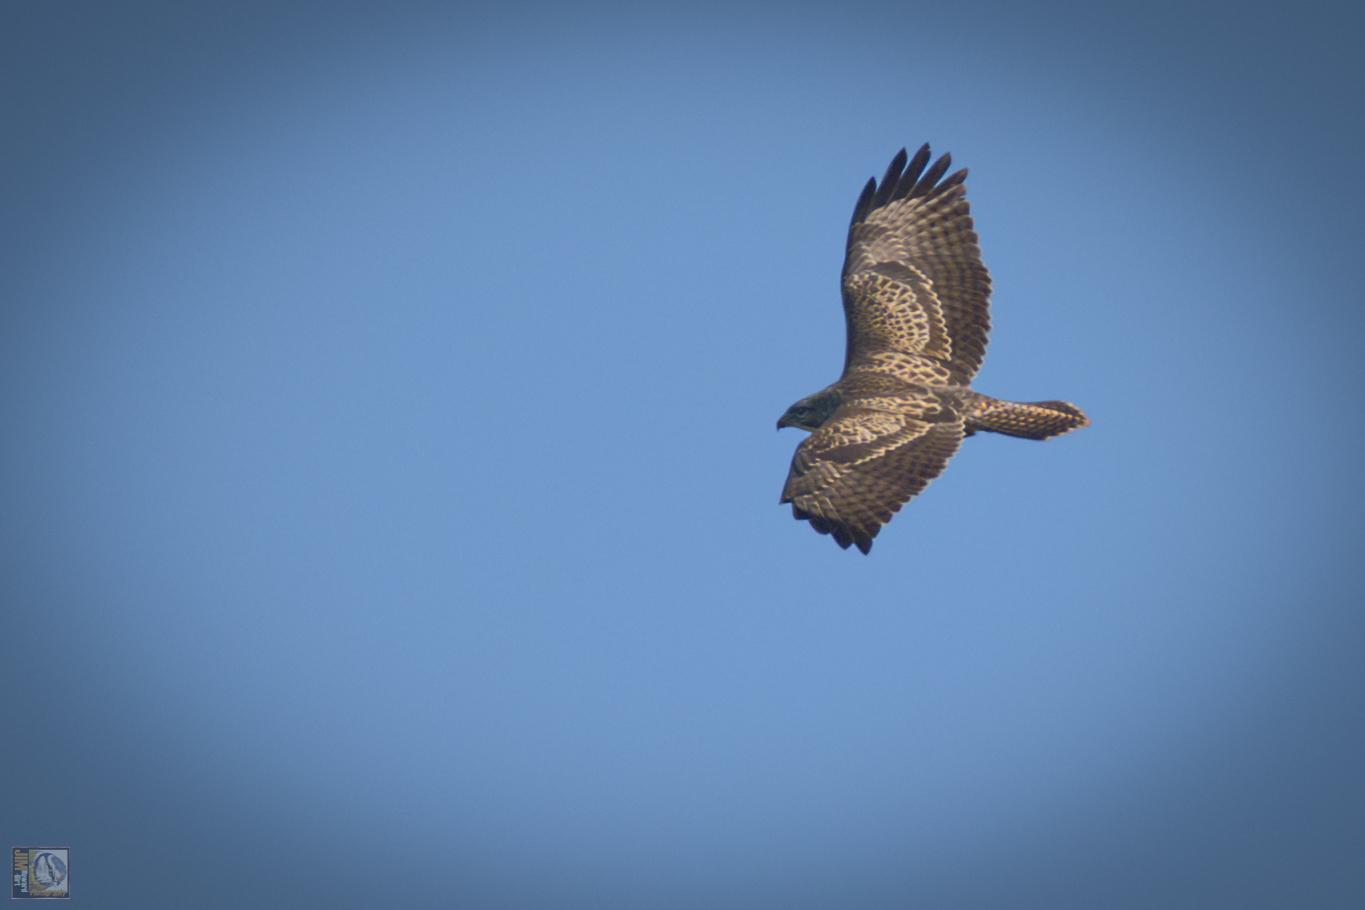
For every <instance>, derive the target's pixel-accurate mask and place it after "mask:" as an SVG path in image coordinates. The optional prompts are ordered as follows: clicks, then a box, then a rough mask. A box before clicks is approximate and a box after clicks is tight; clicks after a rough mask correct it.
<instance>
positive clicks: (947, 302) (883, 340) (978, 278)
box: [843, 145, 991, 385]
mask: <svg viewBox="0 0 1365 910" xmlns="http://www.w3.org/2000/svg"><path fill="white" fill-rule="evenodd" d="M951 160H952V159H951V158H950V157H949V156H948V155H943V156H942V157H940V158H939V159H938V160H937V161H935V162H934V163H933V164H932V165H929V146H928V145H925V146H923V147H921V148H920V150H919V151H918V152H916V153H915V157H914V158H913V159H910V160H909V162H908V164H907V160H906V153H905V150H904V149H901V151H900V153H899V154H897V155H896V157H895V158H894V159H893V160H892V161H891V166H890V167H889V168H887V171H886V176H885V177H883V178H882V181H881V184H880V185H879V184H878V183H877V181H876V180H869V181H868V182H867V185H866V186H865V187H863V192H862V195H861V196H859V197H858V204H857V205H856V206H854V209H853V220H852V223H851V224H850V225H849V229H848V250H847V253H846V254H845V258H844V274H843V297H844V315H845V317H846V319H847V323H848V348H847V355H846V358H845V361H844V372H845V374H847V373H848V372H849V371H850V370H873V371H877V372H887V373H893V374H895V375H897V376H900V377H901V378H903V379H908V380H911V381H913V382H920V383H925V384H929V385H948V384H966V383H967V382H969V381H970V380H971V378H972V376H974V375H975V374H976V371H977V369H979V368H980V366H981V358H982V357H983V356H985V353H986V335H987V333H988V332H989V331H990V312H989V304H990V293H991V279H990V274H989V273H988V272H987V271H986V267H985V266H984V265H982V264H981V248H980V246H979V245H978V243H977V237H976V231H975V230H974V229H973V227H972V217H971V212H970V209H969V208H968V205H967V196H966V192H967V190H966V186H965V185H964V184H963V181H964V180H966V178H967V172H966V171H965V170H960V171H958V172H956V173H954V174H952V175H950V176H948V177H947V178H944V177H943V175H944V173H946V172H947V170H948V166H949V164H950V163H951ZM926 165H929V166H928V168H927V169H926V167H925V166H926Z"/></svg>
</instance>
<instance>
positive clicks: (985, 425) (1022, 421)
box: [967, 392, 1090, 439]
mask: <svg viewBox="0 0 1365 910" xmlns="http://www.w3.org/2000/svg"><path fill="white" fill-rule="evenodd" d="M1088 426H1090V418H1089V417H1086V416H1085V412H1084V411H1082V410H1081V409H1080V408H1078V407H1076V406H1075V405H1074V404H1072V403H1071V402H1069V401H1005V400H1003V399H1000V398H992V397H990V396H989V395H982V394H981V393H979V392H973V393H972V397H971V399H970V400H969V402H968V411H967V433H968V434H969V435H970V434H971V433H973V432H974V431H976V430H984V431H986V432H987V433H1003V434H1004V435H1006V436H1017V437H1019V438H1020V439H1051V438H1052V437H1053V436H1061V435H1062V434H1063V433H1070V432H1071V431H1072V430H1079V429H1080V428H1081V427H1088Z"/></svg>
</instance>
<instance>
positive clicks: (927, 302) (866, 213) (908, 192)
mask: <svg viewBox="0 0 1365 910" xmlns="http://www.w3.org/2000/svg"><path fill="white" fill-rule="evenodd" d="M929 157H930V156H929V147H928V146H927V145H926V146H924V147H922V148H921V149H920V150H919V151H918V152H917V153H916V154H915V157H914V158H913V159H911V160H908V164H907V155H906V153H905V150H904V149H902V150H901V152H900V153H899V154H898V155H897V156H896V157H895V159H893V160H892V162H891V166H890V167H889V168H888V169H887V172H886V176H885V177H884V178H883V179H882V182H881V184H880V185H878V183H877V181H875V180H870V181H868V183H867V185H866V186H865V187H864V188H863V192H862V195H861V196H859V198H858V203H857V205H856V206H855V207H854V210H853V220H852V222H851V224H850V226H849V235H848V248H847V252H846V256H845V260H844V272H843V299H844V315H845V319H846V323H847V331H848V335H847V349H846V355H845V360H844V372H843V374H842V375H841V376H840V378H839V380H838V381H837V382H835V383H834V384H832V385H830V386H828V387H826V388H825V389H822V390H821V391H819V392H817V393H815V394H814V395H811V396H808V397H807V398H803V399H801V401H798V402H797V403H796V404H794V405H792V406H791V407H790V408H788V409H787V412H786V414H784V415H783V416H782V419H781V420H779V421H778V427H779V428H781V427H784V426H793V427H799V428H800V429H804V430H809V431H810V432H811V436H810V437H809V438H807V439H806V440H805V441H804V442H802V443H801V445H800V446H799V447H798V448H797V450H796V454H795V456H794V457H793V458H792V466H791V471H790V473H789V474H788V476H787V483H786V486H785V487H784V488H783V490H782V502H784V503H785V502H790V503H791V504H792V512H793V514H794V515H795V516H796V517H797V518H800V519H806V520H808V521H809V522H810V523H811V526H812V527H813V528H815V530H817V531H819V532H820V533H822V534H831V535H833V537H834V539H835V541H836V542H838V544H839V545H840V546H841V547H845V548H847V547H849V546H850V545H856V546H857V547H858V549H860V550H861V551H862V552H864V553H867V552H868V551H869V550H870V549H871V547H872V538H873V537H875V536H876V535H877V532H878V531H880V530H881V526H882V525H884V524H886V523H887V522H888V521H890V520H891V516H892V515H893V514H894V513H895V512H896V511H897V510H899V509H900V507H901V506H902V505H903V504H904V503H905V502H906V501H907V500H909V499H910V497H912V496H914V495H915V494H916V493H918V492H920V490H922V489H924V487H925V486H926V485H927V484H928V483H929V481H930V480H932V479H933V478H935V477H937V476H938V474H939V473H940V472H941V471H942V470H943V468H944V466H945V465H946V464H947V463H948V459H950V458H952V456H953V455H954V454H955V453H956V452H957V449H958V446H959V445H960V444H961V443H962V440H963V438H964V437H966V436H970V435H972V434H973V433H974V432H976V431H978V430H984V431H988V432H994V433H1005V434H1007V435H1011V436H1019V437H1023V438H1027V439H1047V438H1049V437H1051V436H1056V435H1059V434H1061V433H1065V432H1068V431H1069V430H1073V429H1077V428H1078V427H1082V426H1086V425H1087V424H1088V423H1089V420H1088V419H1087V418H1086V416H1085V414H1084V413H1082V412H1081V410H1080V409H1079V408H1077V407H1075V406H1074V405H1071V404H1069V403H1067V402H1063V401H1043V402H1033V403H1019V402H1010V401H1003V400H1000V399H996V398H991V397H990V396H987V395H982V394H980V393H979V392H976V391H974V390H973V389H972V388H971V386H970V383H971V380H972V377H973V376H974V375H975V374H976V371H977V369H978V368H979V367H980V366H981V359H982V357H983V356H984V355H985V352H986V338H987V334H988V332H989V331H990V318H989V301H990V292H991V282H990V275H989V273H988V272H987V271H986V268H985V266H984V265H983V264H982V263H981V250H980V248H979V246H978V244H977V236H976V232H975V231H974V230H973V225H972V219H971V213H970V210H969V208H968V205H967V199H966V188H965V185H964V181H965V180H966V176H967V172H966V171H965V170H963V171H958V172H957V173H955V174H953V175H951V176H949V177H947V178H946V179H942V178H943V175H944V174H945V173H946V172H947V170H948V165H949V163H950V161H951V159H950V158H949V156H948V155H944V156H942V157H941V158H939V159H938V160H937V161H936V162H934V163H933V165H931V166H929V167H928V168H927V170H926V165H929Z"/></svg>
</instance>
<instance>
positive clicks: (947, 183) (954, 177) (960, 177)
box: [938, 167, 967, 192]
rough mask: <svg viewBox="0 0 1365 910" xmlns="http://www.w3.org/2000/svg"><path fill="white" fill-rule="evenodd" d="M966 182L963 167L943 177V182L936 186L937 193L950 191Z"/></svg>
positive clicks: (965, 171)
mask: <svg viewBox="0 0 1365 910" xmlns="http://www.w3.org/2000/svg"><path fill="white" fill-rule="evenodd" d="M966 182H967V169H966V168H965V167H964V168H961V169H959V170H956V171H953V172H952V173H951V174H949V175H948V176H947V177H945V178H944V179H943V182H942V183H940V184H939V185H938V189H939V192H942V191H943V190H948V189H952V188H953V187H955V186H961V185H962V184H963V183H966Z"/></svg>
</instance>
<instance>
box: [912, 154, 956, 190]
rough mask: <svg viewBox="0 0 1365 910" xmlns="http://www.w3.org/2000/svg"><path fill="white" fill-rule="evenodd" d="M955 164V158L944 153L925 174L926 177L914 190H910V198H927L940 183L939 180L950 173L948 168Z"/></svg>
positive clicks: (920, 179)
mask: <svg viewBox="0 0 1365 910" xmlns="http://www.w3.org/2000/svg"><path fill="white" fill-rule="evenodd" d="M952 163H953V156H952V155H949V154H948V153H947V152H944V153H943V155H942V156H940V157H939V159H938V160H937V161H935V162H934V163H933V164H932V165H931V166H930V168H929V170H927V171H925V172H924V176H923V177H921V178H919V180H917V181H916V182H915V186H914V189H912V190H910V196H911V197H915V196H927V195H929V193H930V192H932V191H933V189H934V184H936V183H938V178H940V177H942V176H943V175H944V174H946V173H947V172H948V167H949V166H950V165H951V164H952Z"/></svg>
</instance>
